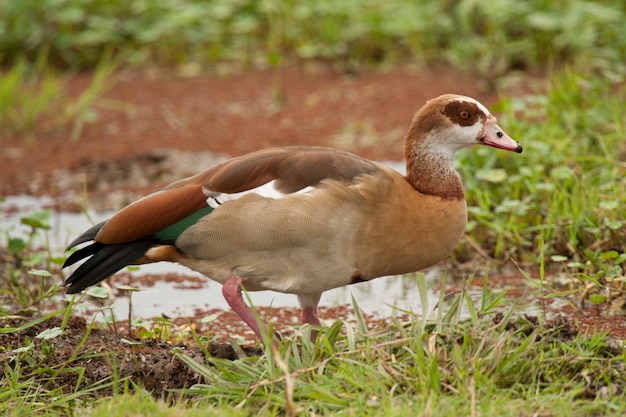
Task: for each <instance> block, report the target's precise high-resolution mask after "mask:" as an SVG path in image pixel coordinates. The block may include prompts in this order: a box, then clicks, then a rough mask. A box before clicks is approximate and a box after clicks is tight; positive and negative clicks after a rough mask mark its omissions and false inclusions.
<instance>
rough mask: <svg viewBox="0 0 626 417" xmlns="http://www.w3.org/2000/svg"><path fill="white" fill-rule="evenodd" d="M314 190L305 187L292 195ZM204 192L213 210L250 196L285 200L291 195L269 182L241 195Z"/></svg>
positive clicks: (204, 189)
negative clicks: (226, 203) (284, 198)
mask: <svg viewBox="0 0 626 417" xmlns="http://www.w3.org/2000/svg"><path fill="white" fill-rule="evenodd" d="M314 188H315V187H311V186H309V187H305V188H303V189H301V190H298V191H296V192H295V193H291V194H306V193H309V192H310V191H312V190H313V189H314ZM202 191H203V192H204V194H205V195H206V196H207V204H208V205H209V207H213V208H217V207H219V206H220V205H221V204H223V203H225V202H227V201H231V200H236V199H238V198H240V197H243V196H244V195H248V194H257V195H260V196H262V197H267V198H273V199H279V198H283V197H285V196H287V195H289V194H285V193H282V192H280V191H278V190H277V189H276V188H275V181H270V182H267V183H265V184H263V185H261V186H259V187H256V188H253V189H251V190H246V191H242V192H240V193H230V194H229V193H218V192H215V191H211V190H207V189H206V188H203V189H202Z"/></svg>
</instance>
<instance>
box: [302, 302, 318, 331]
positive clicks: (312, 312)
mask: <svg viewBox="0 0 626 417" xmlns="http://www.w3.org/2000/svg"><path fill="white" fill-rule="evenodd" d="M302 323H308V324H313V325H315V326H319V325H320V324H321V323H320V319H319V318H318V317H317V307H311V306H308V307H304V308H303V309H302Z"/></svg>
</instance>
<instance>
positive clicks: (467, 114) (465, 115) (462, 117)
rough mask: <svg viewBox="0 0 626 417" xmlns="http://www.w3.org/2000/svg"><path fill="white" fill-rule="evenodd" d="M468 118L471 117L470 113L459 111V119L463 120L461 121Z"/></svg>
mask: <svg viewBox="0 0 626 417" xmlns="http://www.w3.org/2000/svg"><path fill="white" fill-rule="evenodd" d="M470 116H471V114H470V112H468V111H467V110H461V111H460V112H459V117H460V118H461V119H463V120H467V119H469V118H470Z"/></svg>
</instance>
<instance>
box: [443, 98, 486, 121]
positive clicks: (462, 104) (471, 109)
mask: <svg viewBox="0 0 626 417" xmlns="http://www.w3.org/2000/svg"><path fill="white" fill-rule="evenodd" d="M442 112H443V114H444V115H445V116H446V117H447V118H448V119H450V121H451V122H453V123H456V124H458V125H460V126H471V125H473V124H474V123H476V122H477V121H478V119H479V118H485V117H486V115H485V113H483V111H482V110H480V108H479V107H478V106H477V105H476V103H470V102H467V101H458V100H454V101H451V102H450V103H448V104H447V105H446V106H445V107H444V108H443V111H442Z"/></svg>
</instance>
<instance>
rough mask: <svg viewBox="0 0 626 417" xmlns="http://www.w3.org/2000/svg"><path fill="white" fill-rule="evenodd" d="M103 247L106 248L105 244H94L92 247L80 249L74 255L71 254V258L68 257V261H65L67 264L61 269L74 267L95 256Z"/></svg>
mask: <svg viewBox="0 0 626 417" xmlns="http://www.w3.org/2000/svg"><path fill="white" fill-rule="evenodd" d="M103 246H104V244H102V243H98V242H93V243H92V244H91V245H88V246H85V247H84V248H80V249H78V250H77V251H76V252H74V253H73V254H71V255H70V256H68V257H67V259H66V260H65V262H64V263H63V266H62V267H61V268H66V267H68V266H71V265H74V264H75V263H76V262H78V261H80V260H81V259H85V258H87V257H89V256H91V255H93V254H95V253H96V252H98V251H99V250H100V249H101V248H102V247H103Z"/></svg>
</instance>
